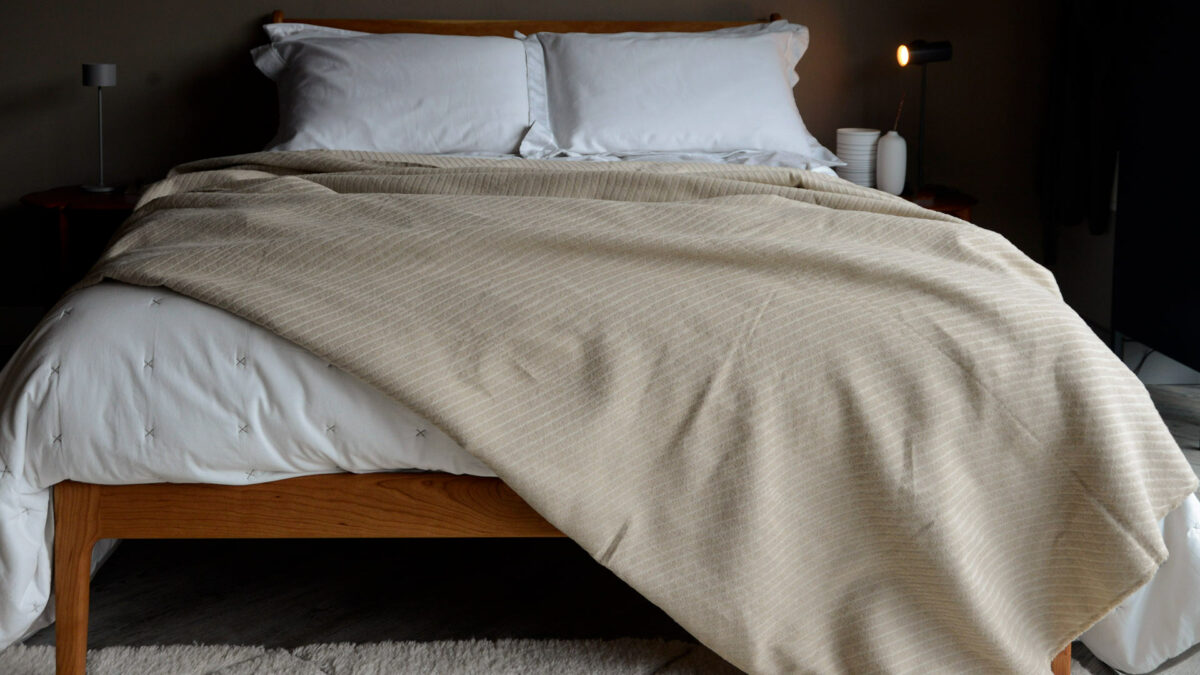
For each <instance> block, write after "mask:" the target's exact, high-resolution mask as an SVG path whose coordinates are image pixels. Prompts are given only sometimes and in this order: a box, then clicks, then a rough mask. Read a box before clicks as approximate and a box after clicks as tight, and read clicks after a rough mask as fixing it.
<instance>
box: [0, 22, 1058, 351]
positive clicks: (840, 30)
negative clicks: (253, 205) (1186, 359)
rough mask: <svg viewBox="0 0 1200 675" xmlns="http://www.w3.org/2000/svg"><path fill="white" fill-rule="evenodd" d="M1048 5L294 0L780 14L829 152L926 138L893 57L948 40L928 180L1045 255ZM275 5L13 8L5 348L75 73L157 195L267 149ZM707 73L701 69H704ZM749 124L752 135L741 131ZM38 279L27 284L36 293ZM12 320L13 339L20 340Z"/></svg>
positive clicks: (132, 173)
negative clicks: (188, 173) (908, 44)
mask: <svg viewBox="0 0 1200 675" xmlns="http://www.w3.org/2000/svg"><path fill="white" fill-rule="evenodd" d="M1052 4H1053V3H1044V2H1038V1H1037V0H1015V1H1013V2H1005V3H963V2H951V1H949V0H917V1H912V2H875V1H870V0H826V1H818V0H811V1H809V0H773V1H767V0H749V1H745V0H742V1H737V0H735V1H728V0H649V1H647V0H615V1H610V2H604V3H575V2H554V1H551V0H523V1H522V0H463V1H460V2H455V3H438V2H413V1H409V2H396V1H394V0H346V1H339V2H332V1H322V0H295V1H294V2H289V3H287V4H286V6H283V7H282V9H284V10H285V11H286V12H287V13H288V14H290V15H293V16H355V17H380V18H400V17H409V18H413V17H416V18H563V19H644V20H666V19H696V20H723V19H747V18H758V17H764V16H766V15H768V14H770V13H771V12H780V13H782V14H783V15H784V16H785V17H787V18H789V19H791V20H793V21H796V22H798V23H803V24H805V25H807V26H808V27H809V28H810V30H811V33H812V45H811V47H810V49H809V52H808V54H807V55H806V56H805V57H804V59H803V60H802V61H801V62H800V66H799V69H798V70H799V73H800V84H799V86H798V87H797V89H796V91H797V102H798V105H799V107H800V111H801V113H802V114H803V115H804V118H805V121H806V122H807V124H808V125H809V127H810V129H811V130H812V131H813V133H814V134H815V135H816V136H817V137H818V138H819V139H820V140H821V141H822V142H823V143H825V144H826V145H829V146H830V147H831V149H833V143H834V130H835V129H836V128H837V127H839V126H871V127H879V128H887V127H889V126H890V125H891V123H892V118H893V116H894V114H895V109H896V104H897V102H898V101H899V99H900V96H901V94H902V93H903V92H907V93H908V104H907V105H906V106H905V115H904V118H903V120H902V123H901V133H902V134H903V135H905V136H906V137H907V138H909V139H910V154H912V153H911V151H912V150H913V147H912V145H911V144H912V143H913V142H914V141H915V137H916V120H917V117H916V114H915V113H916V111H917V107H916V100H917V85H918V83H919V71H916V70H911V71H902V70H900V69H899V68H897V67H896V65H895V61H894V56H893V54H894V50H895V46H896V45H897V44H898V43H899V42H902V41H905V40H909V39H912V38H918V37H924V38H928V39H948V40H951V41H953V43H954V59H953V60H952V61H950V62H948V63H938V64H934V65H932V66H930V67H929V68H930V70H929V101H928V105H929V111H928V146H927V148H926V153H925V155H926V177H927V179H928V180H931V181H934V182H939V183H946V184H950V185H953V186H956V187H958V188H960V189H962V190H964V191H966V192H968V193H971V194H974V195H976V196H977V197H979V199H980V204H979V206H978V207H977V209H976V211H975V219H976V221H978V222H979V223H981V224H982V225H984V226H986V227H989V228H991V229H994V230H996V231H998V232H1000V233H1001V234H1004V235H1005V236H1007V237H1008V238H1009V239H1011V240H1012V241H1013V242H1014V243H1016V244H1017V245H1018V246H1020V247H1021V248H1022V249H1023V250H1025V251H1026V252H1028V253H1029V254H1031V255H1033V256H1034V257H1038V256H1039V255H1040V242H1041V226H1040V224H1039V219H1038V216H1037V212H1038V208H1037V199H1036V196H1035V194H1034V185H1035V166H1036V163H1037V147H1038V143H1039V139H1040V137H1041V134H1042V133H1043V129H1042V128H1041V120H1042V119H1043V113H1044V110H1045V95H1044V90H1045V86H1046V81H1047V73H1048V68H1047V67H1046V63H1045V60H1046V55H1047V54H1048V53H1049V50H1048V45H1049V41H1050V39H1051V32H1052V29H1053V28H1052V19H1053V11H1052V10H1051V7H1050V6H1051V5H1052ZM273 9H276V5H275V4H274V3H271V4H263V3H255V2H244V1H242V0H210V1H208V2H202V3H201V2H180V1H177V0H153V1H151V0H124V1H123V2H120V3H116V2H102V1H99V0H79V1H76V2H66V1H60V2H47V1H46V0H6V2H5V22H4V27H3V28H0V152H2V153H3V155H2V156H3V157H5V158H6V160H7V161H5V162H3V163H2V164H0V269H2V270H4V276H3V277H0V282H3V285H2V287H0V342H3V340H4V338H5V332H6V330H7V331H8V333H14V332H15V333H20V332H22V331H23V330H25V329H26V326H25V325H24V324H25V323H27V321H28V319H27V318H26V319H19V318H13V317H17V316H18V314H17V313H14V312H13V311H11V309H10V310H8V311H6V310H5V309H4V308H6V307H8V308H12V307H14V306H30V305H31V304H36V303H31V302H30V301H28V300H26V298H27V297H29V295H30V293H29V291H30V288H29V286H30V285H31V284H36V283H37V282H36V275H34V276H33V277H31V276H30V275H29V274H26V273H25V272H24V271H27V270H28V268H29V267H30V266H31V265H33V264H34V262H33V261H32V260H31V257H30V256H29V255H28V250H29V247H30V245H31V244H30V241H29V239H30V237H31V235H30V228H31V227H32V225H31V223H30V222H29V220H30V218H29V214H28V213H26V212H25V211H24V210H22V209H20V208H19V207H17V206H16V204H17V200H18V199H19V198H20V196H21V195H22V194H24V193H26V192H30V191H34V190H40V189H45V188H48V187H52V186H56V185H69V184H78V183H83V182H86V181H91V180H94V176H95V157H96V154H95V153H96V141H95V98H96V97H95V91H94V90H92V89H85V88H84V87H82V86H80V82H79V78H80V75H79V64H80V63H82V62H84V61H111V62H114V63H117V64H118V67H119V84H118V86H117V87H115V88H114V89H111V90H106V94H105V122H106V128H105V140H106V145H105V151H106V160H107V163H106V171H107V176H106V177H107V178H108V179H109V182H129V181H135V180H143V181H149V180H154V179H156V178H159V177H161V176H162V175H163V174H164V173H165V172H166V171H167V169H169V168H170V167H171V166H172V165H174V164H177V163H179V162H183V161H187V160H192V159H197V158H200V157H207V156H213V155H221V154H230V153H236V152H243V151H250V150H255V149H259V148H261V146H262V144H263V143H265V142H266V141H267V140H269V138H270V136H271V133H272V131H273V128H272V127H273V125H274V119H275V111H274V92H273V90H272V85H271V84H270V83H269V82H268V81H267V80H266V79H265V78H262V77H261V76H260V75H258V73H257V71H255V70H254V68H253V66H252V65H251V63H250V60H249V57H248V56H247V50H248V49H250V48H251V47H252V46H254V45H256V44H259V43H261V42H262V41H263V40H262V36H261V31H260V30H259V28H258V26H259V24H260V23H262V22H263V21H264V20H265V19H266V17H267V16H268V15H269V14H270V12H271V10H273ZM697 65H698V67H703V64H697ZM747 122H748V123H753V122H752V121H749V120H748V121H747ZM31 278H33V279H35V281H29V279H31ZM14 322H15V323H17V324H21V325H19V326H16V327H14Z"/></svg>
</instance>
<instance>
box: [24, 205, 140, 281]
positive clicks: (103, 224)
mask: <svg viewBox="0 0 1200 675" xmlns="http://www.w3.org/2000/svg"><path fill="white" fill-rule="evenodd" d="M137 200H138V195H137V194H135V193H127V192H124V191H121V190H118V191H116V192H88V191H86V190H84V189H83V188H82V187H80V186H78V185H71V186H66V187H59V188H54V189H53V190H46V191H45V192H33V193H30V194H27V195H25V196H24V197H21V203H22V204H24V205H25V206H27V207H30V208H33V209H39V210H41V211H42V212H44V215H45V217H44V220H45V224H46V226H47V227H50V226H53V227H55V228H57V229H56V231H55V232H56V241H57V249H58V250H57V266H58V274H57V278H56V279H55V283H56V285H57V286H58V288H57V289H55V290H56V292H61V291H62V290H63V289H65V288H66V287H67V286H70V285H71V284H72V283H74V282H75V281H77V280H78V279H79V277H81V276H83V274H84V273H85V272H86V271H87V270H88V268H90V267H91V266H92V263H94V262H96V258H98V257H99V256H100V253H101V251H102V250H103V248H104V245H105V244H106V243H108V240H109V238H110V237H111V236H112V234H113V231H115V230H116V229H117V227H118V226H119V225H120V224H121V223H122V222H124V221H125V219H126V218H128V217H129V214H130V213H133V207H134V205H136V204H137Z"/></svg>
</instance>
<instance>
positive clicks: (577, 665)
mask: <svg viewBox="0 0 1200 675" xmlns="http://www.w3.org/2000/svg"><path fill="white" fill-rule="evenodd" d="M53 672H54V648H53V647H46V646H37V647H26V646H24V645H14V646H12V647H9V648H8V649H6V650H3V651H0V673H4V674H5V675H49V674H51V673H53ZM739 672H741V671H739V670H737V669H735V668H733V667H732V666H730V665H729V664H727V663H726V662H725V661H723V660H721V659H720V658H719V657H718V656H716V655H715V654H713V653H712V652H711V651H709V650H708V649H706V648H705V647H703V646H700V645H695V644H691V643H687V642H665V641H662V640H633V639H621V640H494V641H493V640H462V641H444V642H383V643H377V644H348V643H345V644H321V645H307V646H304V647H300V648H298V649H264V648H262V647H237V646H231V645H209V646H205V645H190V646H188V645H171V646H150V647H107V648H105V649H93V650H90V651H89V652H88V673H89V674H91V675H140V674H143V673H145V674H147V675H151V674H153V675H165V674H176V673H179V674H185V673H186V674H192V673H194V674H196V675H200V674H202V673H203V674H204V675H210V674H212V675H218V674H219V675H249V674H250V673H280V674H282V673H287V674H288V675H407V674H409V673H412V674H413V675H416V674H418V673H420V674H421V675H426V674H434V673H436V674H438V675H484V674H491V673H497V674H505V673H511V674H512V675H516V674H518V673H520V674H527V673H554V674H555V675H599V674H611V675H618V674H619V675H626V674H632V673H645V674H646V675H649V674H651V673H654V674H655V675H658V674H666V673H669V674H670V675H691V674H696V675H700V674H704V675H708V674H709V673H712V674H713V675H734V674H736V673H739Z"/></svg>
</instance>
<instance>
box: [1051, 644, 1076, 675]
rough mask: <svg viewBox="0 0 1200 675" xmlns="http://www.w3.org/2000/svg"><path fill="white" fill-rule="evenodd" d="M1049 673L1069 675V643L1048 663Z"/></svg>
mask: <svg viewBox="0 0 1200 675" xmlns="http://www.w3.org/2000/svg"><path fill="white" fill-rule="evenodd" d="M1050 672H1051V673H1054V675H1071V643H1069V642H1068V643H1067V648H1066V649H1064V650H1062V651H1061V652H1059V653H1058V656H1056V657H1054V660H1053V661H1051V662H1050Z"/></svg>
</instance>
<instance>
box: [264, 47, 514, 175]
mask: <svg viewBox="0 0 1200 675" xmlns="http://www.w3.org/2000/svg"><path fill="white" fill-rule="evenodd" d="M263 28H264V29H265V30H266V31H267V34H268V35H269V36H270V38H271V44H269V45H266V46H263V47H259V48H257V49H255V50H254V51H253V52H252V54H253V56H254V63H255V65H257V66H258V68H259V70H261V71H262V72H263V74H265V75H267V76H268V77H270V78H271V79H273V80H275V82H276V84H277V85H278V88H279V133H278V135H277V136H276V137H275V140H274V141H272V143H271V147H270V148H269V149H271V150H308V149H314V148H327V149H339V150H375V151H382V152H407V153H420V154H513V153H515V152H516V151H517V146H518V145H519V144H520V142H521V137H522V136H523V135H524V134H525V132H526V130H527V129H528V128H529V97H528V94H527V88H526V73H525V49H524V47H523V46H522V43H521V42H520V41H519V40H514V39H512V38H504V37H468V36H457V35H425V34H405V33H401V34H382V35H374V34H367V33H357V32H354V31H346V30H339V29H334V28H323V27H318V26H311V25H306V24H268V25H266V26H264V27H263Z"/></svg>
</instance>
